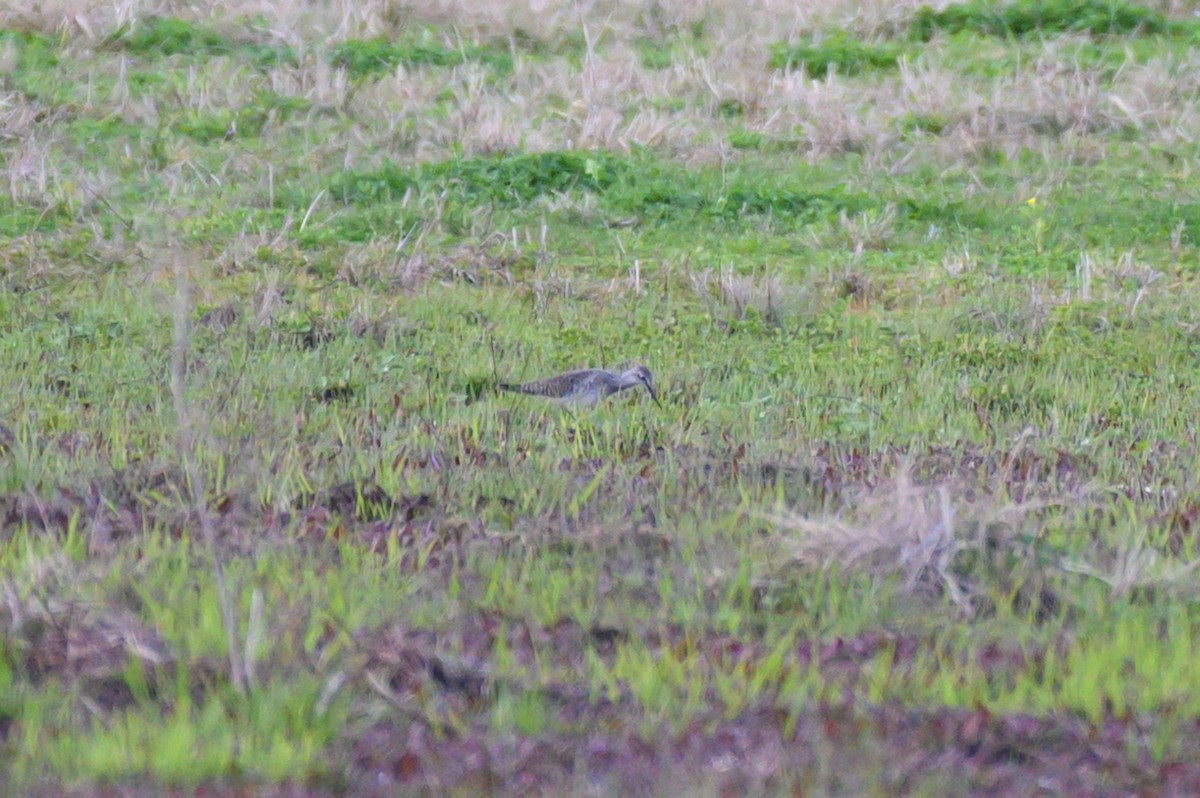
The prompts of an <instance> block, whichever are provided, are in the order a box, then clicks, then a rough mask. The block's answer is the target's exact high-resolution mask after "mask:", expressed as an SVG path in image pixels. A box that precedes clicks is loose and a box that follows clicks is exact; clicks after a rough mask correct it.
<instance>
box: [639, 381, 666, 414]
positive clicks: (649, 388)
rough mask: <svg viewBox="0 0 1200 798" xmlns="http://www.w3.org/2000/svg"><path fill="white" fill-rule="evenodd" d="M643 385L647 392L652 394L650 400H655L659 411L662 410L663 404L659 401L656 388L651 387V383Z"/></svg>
mask: <svg viewBox="0 0 1200 798" xmlns="http://www.w3.org/2000/svg"><path fill="white" fill-rule="evenodd" d="M643 385H645V386H646V390H647V391H649V392H650V398H651V399H653V400H654V404H656V405H658V407H659V409H660V410H661V409H662V402H660V401H658V395H657V394H656V393H654V388H652V387H651V386H650V383H643Z"/></svg>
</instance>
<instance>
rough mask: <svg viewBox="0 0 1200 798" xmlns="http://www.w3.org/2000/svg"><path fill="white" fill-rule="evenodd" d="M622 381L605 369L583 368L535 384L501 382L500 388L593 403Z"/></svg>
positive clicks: (566, 400) (548, 397)
mask: <svg viewBox="0 0 1200 798" xmlns="http://www.w3.org/2000/svg"><path fill="white" fill-rule="evenodd" d="M618 382H619V381H618V379H617V377H616V376H615V375H614V374H611V373H609V372H607V371H604V370H603V369H581V370H580V371H568V372H566V373H565V374H558V375H556V376H554V377H549V378H547V379H544V380H535V381H533V382H525V383H518V384H513V383H500V387H501V388H502V389H504V390H506V391H516V392H518V393H524V394H529V395H530V396H541V397H544V398H546V399H557V400H559V401H563V402H571V403H578V404H592V403H594V402H596V401H599V400H600V399H601V398H603V397H605V396H608V395H609V394H610V393H612V392H613V391H615V390H616V386H617V384H618Z"/></svg>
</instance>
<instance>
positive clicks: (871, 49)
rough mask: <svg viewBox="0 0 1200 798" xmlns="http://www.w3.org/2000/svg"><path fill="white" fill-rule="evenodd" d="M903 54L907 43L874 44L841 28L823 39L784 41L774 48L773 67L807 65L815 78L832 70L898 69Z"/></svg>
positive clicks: (840, 72) (841, 71)
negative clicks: (857, 37)
mask: <svg viewBox="0 0 1200 798" xmlns="http://www.w3.org/2000/svg"><path fill="white" fill-rule="evenodd" d="M903 55H905V48H904V45H903V44H900V43H896V42H884V43H882V44H870V43H867V42H863V41H860V40H858V39H855V38H853V37H852V36H850V35H848V34H846V33H845V32H842V31H838V32H836V33H833V34H831V35H827V36H825V37H824V38H822V39H820V40H819V41H807V42H796V43H786V42H781V43H780V44H777V45H775V47H774V48H773V49H772V51H771V60H770V65H771V67H772V68H773V69H796V68H799V67H804V68H805V69H807V70H808V72H809V74H811V75H813V76H814V77H823V76H824V75H825V74H826V73H827V72H830V71H833V72H837V73H839V74H842V75H857V74H859V73H861V72H866V71H871V70H886V69H895V68H896V65H897V64H898V63H899V62H900V58H901V57H902V56H903Z"/></svg>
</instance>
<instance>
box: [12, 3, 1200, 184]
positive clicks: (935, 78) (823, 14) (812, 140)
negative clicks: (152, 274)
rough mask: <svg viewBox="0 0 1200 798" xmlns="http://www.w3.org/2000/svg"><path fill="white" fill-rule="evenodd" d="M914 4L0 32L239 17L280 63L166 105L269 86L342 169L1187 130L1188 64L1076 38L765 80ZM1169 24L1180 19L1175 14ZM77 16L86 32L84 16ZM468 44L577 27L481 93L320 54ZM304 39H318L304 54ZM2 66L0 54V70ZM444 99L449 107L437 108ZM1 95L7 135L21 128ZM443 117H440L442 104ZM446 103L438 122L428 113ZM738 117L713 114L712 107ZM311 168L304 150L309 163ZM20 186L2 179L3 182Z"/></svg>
mask: <svg viewBox="0 0 1200 798" xmlns="http://www.w3.org/2000/svg"><path fill="white" fill-rule="evenodd" d="M919 5H921V4H920V3H916V2H904V3H884V2H872V3H851V2H843V3H838V4H825V3H816V2H812V3H799V4H791V3H782V2H765V3H758V4H755V7H754V8H753V9H746V8H745V7H744V6H742V5H738V4H734V3H731V2H722V3H710V4H706V5H704V6H698V5H697V4H694V3H659V2H652V3H647V2H639V3H604V4H601V3H592V4H586V5H580V6H569V7H568V6H562V5H561V4H544V3H535V4H515V3H513V4H509V3H488V4H482V5H477V4H471V3H451V2H447V3H428V2H427V3H395V2H368V3H335V4H331V5H330V6H327V7H322V8H319V9H318V8H312V7H309V6H295V7H293V6H287V5H284V4H279V3H273V2H245V3H200V4H190V3H162V2H160V3H116V4H111V5H110V4H104V5H100V4H94V5H80V4H77V3H46V4H40V5H39V6H38V7H37V9H35V10H33V11H30V10H20V11H18V10H17V9H15V8H14V9H11V10H10V11H9V13H8V16H9V19H10V21H11V22H12V23H14V24H16V25H18V26H20V27H27V28H31V29H36V30H44V31H62V32H64V33H65V34H66V35H67V36H70V37H74V38H76V39H78V40H79V43H78V46H80V47H84V48H86V47H94V46H97V44H98V43H99V39H101V38H103V37H104V36H106V35H108V34H110V33H112V32H113V31H114V30H116V29H117V27H118V26H120V25H123V24H129V23H130V22H132V21H134V20H138V19H144V18H146V17H148V16H150V15H156V14H157V15H179V16H182V17H184V18H188V19H194V20H198V21H205V22H208V23H216V24H217V25H218V27H219V26H220V24H222V21H225V20H231V19H238V18H242V17H261V18H263V19H265V20H266V25H265V29H264V31H263V35H265V36H267V37H269V38H270V39H271V40H273V41H276V42H278V43H282V44H290V45H293V46H294V47H296V48H297V54H298V57H299V64H298V65H297V66H279V67H274V68H272V69H270V70H269V71H267V72H266V73H265V74H264V75H262V76H261V77H260V78H258V79H257V80H249V81H247V80H235V79H232V77H233V76H232V74H230V73H231V72H235V71H237V70H238V69H239V67H238V65H237V64H236V62H234V61H232V60H230V59H221V58H216V59H212V60H211V62H210V64H209V65H208V66H207V67H206V69H205V71H204V72H202V73H193V74H191V75H190V76H189V78H188V84H187V85H186V86H184V87H181V89H180V91H179V97H180V98H181V100H182V102H183V105H182V106H181V109H183V110H193V111H203V110H205V109H209V108H213V107H238V105H239V104H240V103H241V102H242V101H244V100H246V99H247V97H248V96H249V93H252V92H253V91H256V90H258V89H260V88H262V89H266V88H269V89H270V90H271V91H274V92H277V93H279V94H282V95H285V96H301V97H304V98H305V99H307V100H309V101H311V102H312V103H314V104H315V105H316V106H317V107H327V108H332V109H339V110H341V111H343V112H345V113H348V114H349V115H350V116H351V117H352V118H353V120H354V123H355V129H354V135H352V136H350V137H348V138H346V139H345V141H343V142H342V143H341V144H339V145H335V144H333V142H328V143H320V142H317V141H314V152H313V157H329V158H337V159H340V160H343V161H344V162H345V163H346V164H347V165H356V164H358V163H359V161H360V159H361V158H362V157H364V155H365V154H366V153H381V152H382V153H389V152H390V153H392V154H394V155H398V156H408V157H415V158H417V159H433V158H438V157H442V156H444V155H445V153H446V152H448V151H449V150H451V149H453V148H455V147H461V148H462V149H463V150H464V151H466V152H467V153H485V152H492V151H497V150H511V149H514V148H523V149H526V150H529V151H545V150H554V149H562V148H575V147H577V148H603V149H609V150H618V151H624V150H628V149H630V148H632V147H638V146H645V147H653V148H655V149H658V150H663V151H667V152H670V153H673V154H677V155H681V156H683V157H684V158H685V159H687V160H689V161H693V162H707V163H714V162H718V161H721V160H722V159H724V158H726V157H727V156H728V149H729V148H728V144H727V143H726V142H727V140H728V135H729V133H730V132H731V131H732V130H734V129H735V128H737V129H740V130H745V131H749V132H751V133H757V134H761V135H763V136H766V137H767V138H768V140H775V141H780V142H785V143H786V145H787V146H788V147H793V148H794V149H795V150H796V151H797V152H799V153H802V154H803V155H804V156H805V157H807V158H809V159H813V160H820V159H827V158H833V157H838V156H840V155H842V154H845V153H848V152H852V153H860V154H862V155H863V157H864V158H865V159H866V160H867V163H868V164H871V165H873V166H878V167H880V168H884V169H891V170H898V169H905V168H910V167H912V166H914V165H916V164H924V163H929V162H939V163H946V162H949V163H971V162H973V161H975V160H976V159H978V158H980V157H982V156H983V155H984V154H985V153H988V152H996V151H999V152H1003V153H1005V154H1006V155H1009V156H1012V155H1014V154H1015V153H1016V152H1018V151H1019V150H1020V149H1022V148H1026V147H1030V146H1045V145H1046V144H1047V143H1048V142H1049V143H1051V144H1053V145H1054V146H1058V147H1060V148H1064V149H1069V150H1073V151H1079V152H1084V153H1086V152H1087V147H1086V140H1087V139H1088V137H1090V136H1093V135H1099V134H1104V133H1106V132H1109V131H1111V130H1112V129H1114V128H1116V127H1119V126H1122V125H1132V126H1134V127H1136V128H1137V129H1138V130H1139V132H1140V133H1141V134H1142V135H1143V136H1144V138H1145V141H1146V144H1147V145H1148V146H1153V145H1163V146H1172V145H1177V144H1181V143H1187V142H1190V141H1191V140H1192V139H1193V138H1194V137H1193V135H1192V134H1191V133H1190V131H1192V130H1194V129H1195V128H1196V124H1195V123H1196V119H1197V116H1200V110H1198V109H1200V101H1198V100H1197V93H1196V90H1195V89H1196V78H1195V76H1196V75H1200V55H1197V54H1196V53H1195V51H1191V52H1189V53H1188V54H1187V55H1181V56H1171V57H1167V58H1160V59H1153V60H1150V61H1148V62H1146V63H1135V62H1130V63H1127V64H1126V65H1125V66H1123V67H1122V68H1121V70H1120V71H1119V74H1118V75H1117V77H1116V79H1115V81H1113V82H1112V85H1111V86H1110V85H1108V81H1107V80H1106V79H1105V78H1104V77H1103V74H1102V73H1103V70H1102V69H1101V68H1099V67H1094V68H1087V67H1082V66H1080V65H1079V64H1078V62H1077V58H1076V57H1075V55H1074V52H1075V50H1076V49H1078V47H1079V45H1080V44H1081V43H1083V41H1084V40H1083V39H1079V38H1073V37H1061V38H1060V39H1058V40H1056V41H1054V42H1051V43H1049V44H1048V45H1047V47H1046V48H1045V50H1044V51H1043V52H1042V53H1040V54H1039V55H1038V56H1037V57H1036V59H1034V60H1033V62H1032V63H1031V64H1029V65H1028V67H1026V68H1022V69H1019V70H1017V71H1015V72H1014V73H1013V74H1012V75H1011V76H1009V77H1007V78H1004V79H1001V80H993V79H991V78H982V77H976V78H973V77H969V76H964V75H962V74H961V73H959V72H958V71H957V70H956V69H954V68H946V67H942V66H939V65H938V61H939V57H940V51H941V49H942V48H944V47H945V44H944V43H939V42H937V41H935V42H933V43H931V44H930V46H929V48H928V50H927V52H926V53H925V54H924V55H922V56H921V57H920V58H918V59H917V61H916V62H904V63H902V64H901V68H900V70H899V71H898V72H897V73H896V74H893V75H884V76H880V78H879V79H876V80H870V81H863V80H858V79H853V78H845V77H841V76H836V75H831V76H826V75H809V74H807V73H806V72H805V71H803V70H797V71H794V72H781V71H774V72H772V71H771V70H769V69H768V68H767V65H766V63H767V56H768V53H769V48H770V46H771V45H773V44H775V43H777V42H779V41H782V40H786V39H788V38H791V37H795V36H797V35H800V34H802V33H804V32H807V31H811V30H813V29H815V28H816V27H817V26H818V25H821V24H834V25H839V26H843V27H847V28H849V29H852V30H856V31H859V32H860V33H862V35H866V36H878V35H880V34H881V33H886V32H887V31H889V30H891V29H893V28H894V27H895V26H896V25H897V24H899V22H898V20H900V19H902V18H904V17H905V15H907V14H910V13H911V11H912V9H913V8H915V7H917V6H919ZM1174 11H1175V12H1176V13H1183V9H1182V7H1178V8H1174ZM83 20H86V22H82V21H83ZM450 20H453V26H454V27H453V30H454V31H456V32H457V34H456V35H457V36H460V37H462V39H463V40H465V41H468V42H469V41H482V40H484V39H485V38H486V39H494V38H495V37H501V38H504V37H512V36H517V35H520V36H528V37H532V39H534V40H536V41H541V42H546V43H549V45H550V46H551V47H555V46H558V45H560V44H561V43H562V42H564V41H566V40H567V38H568V37H569V36H570V35H574V34H576V33H578V32H579V31H582V32H583V36H584V40H585V41H584V52H583V56H582V59H581V63H580V66H579V67H577V68H576V67H566V68H564V67H565V64H564V62H563V60H562V59H551V60H550V61H546V60H543V59H532V58H529V57H527V56H523V55H522V54H521V53H520V52H517V53H516V57H515V64H514V71H513V73H512V74H511V75H510V76H507V77H506V78H505V79H503V80H499V81H496V80H492V79H490V77H489V75H488V74H487V71H486V69H484V68H483V67H481V66H480V65H477V64H472V63H466V64H462V65H460V66H458V67H455V68H454V69H451V70H428V69H422V68H416V69H405V68H403V67H400V68H398V69H397V70H396V71H395V73H394V74H391V75H386V76H384V77H382V78H381V79H378V80H374V81H369V82H367V83H366V84H365V85H358V86H352V85H351V83H350V82H349V81H348V79H347V76H346V74H345V72H344V71H342V70H338V69H334V68H333V67H331V66H329V64H328V58H327V50H322V49H319V47H324V48H329V47H332V46H333V45H334V44H336V43H337V42H339V41H342V40H345V39H347V38H353V37H357V38H364V37H371V36H380V35H383V36H388V35H394V34H396V32H397V31H399V30H402V29H404V28H406V27H410V26H415V25H422V24H434V25H441V26H446V25H448V24H449V21H450ZM694 25H704V26H705V29H706V38H707V39H708V46H707V48H705V49H703V50H700V49H695V48H692V47H690V46H689V45H686V44H684V45H682V46H683V47H684V54H683V57H682V58H678V59H674V60H673V61H672V63H671V64H670V65H669V66H668V67H666V68H664V69H652V68H648V67H646V66H644V65H643V64H642V62H641V60H640V57H639V55H638V52H637V51H636V49H635V48H634V47H633V46H632V44H633V43H634V42H635V41H638V40H647V41H650V42H655V43H657V46H666V45H667V43H668V42H669V41H670V40H671V37H673V36H677V35H681V34H682V32H686V31H688V30H689V29H690V28H691V26H694ZM312 42H323V45H321V46H319V47H314V45H313V44H312ZM0 60H2V59H0ZM117 85H118V89H117V91H115V92H114V93H112V95H111V96H108V97H103V96H96V97H94V98H92V99H91V102H92V104H93V108H94V112H95V113H97V114H101V115H103V114H109V113H117V114H120V115H121V116H122V117H123V118H126V119H128V120H130V121H132V122H136V123H140V124H153V120H154V117H155V116H156V112H155V111H154V110H153V109H151V108H148V107H146V106H145V105H144V104H143V103H139V102H138V101H136V100H133V99H132V98H131V95H130V93H129V92H128V91H126V90H124V89H123V88H122V84H121V82H120V81H118V84H117ZM447 98H450V102H449V103H446V100H447ZM22 102H23V101H22V100H21V98H18V97H12V98H10V100H9V102H8V104H7V106H8V111H7V117H8V121H7V126H12V125H17V126H18V127H24V125H23V124H22V123H21V122H20V120H21V119H28V118H29V117H30V113H31V111H30V109H28V108H23V107H22ZM444 103H446V105H445V106H443V104H444ZM439 107H448V108H449V113H438V112H437V109H438V108H439ZM730 107H736V108H739V109H742V114H741V115H740V116H738V117H736V118H733V119H730V118H726V117H725V116H723V115H722V109H727V108H730ZM912 118H929V119H938V120H941V129H940V131H939V132H938V133H936V134H929V135H926V136H925V137H924V138H918V139H916V140H915V141H904V143H903V144H902V140H903V139H905V126H906V125H907V124H908V120H911V119H912ZM322 150H324V151H326V155H324V156H319V155H318V153H319V152H320V151H322ZM36 164H37V157H36V153H23V154H22V155H21V157H19V158H14V159H10V160H9V166H8V169H9V171H10V173H11V175H17V176H19V175H23V174H26V173H28V172H29V171H30V170H31V169H33V170H35V171H36V170H37V166H36ZM26 180H27V178H21V179H18V177H15V176H10V181H9V182H10V185H16V184H18V183H24V182H25V181H26Z"/></svg>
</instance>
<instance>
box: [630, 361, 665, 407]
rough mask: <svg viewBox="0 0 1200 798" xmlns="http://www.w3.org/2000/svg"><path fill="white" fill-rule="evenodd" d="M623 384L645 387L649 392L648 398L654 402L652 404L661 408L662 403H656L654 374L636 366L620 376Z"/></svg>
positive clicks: (643, 367) (639, 365)
mask: <svg viewBox="0 0 1200 798" xmlns="http://www.w3.org/2000/svg"><path fill="white" fill-rule="evenodd" d="M621 376H622V377H623V379H624V381H625V382H628V383H631V384H634V385H638V384H640V385H645V386H646V390H647V391H649V392H650V398H651V399H653V400H654V404H656V405H658V406H659V407H662V402H660V401H658V394H657V393H655V392H654V373H653V372H651V371H650V369H648V368H646V367H645V366H643V365H641V364H638V365H636V366H634V367H633V368H631V369H629V370H627V371H626V372H625V373H624V374H622V375H621Z"/></svg>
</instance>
